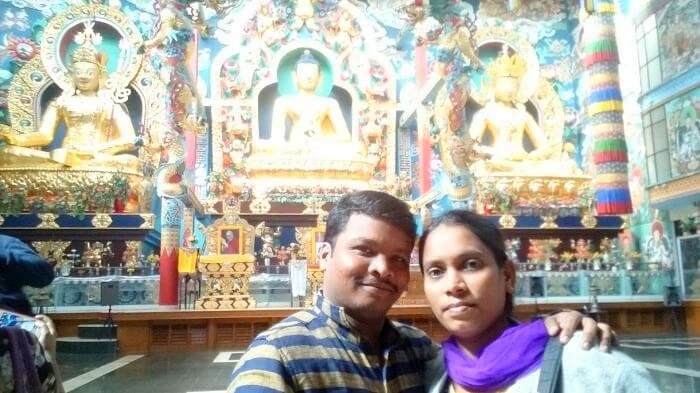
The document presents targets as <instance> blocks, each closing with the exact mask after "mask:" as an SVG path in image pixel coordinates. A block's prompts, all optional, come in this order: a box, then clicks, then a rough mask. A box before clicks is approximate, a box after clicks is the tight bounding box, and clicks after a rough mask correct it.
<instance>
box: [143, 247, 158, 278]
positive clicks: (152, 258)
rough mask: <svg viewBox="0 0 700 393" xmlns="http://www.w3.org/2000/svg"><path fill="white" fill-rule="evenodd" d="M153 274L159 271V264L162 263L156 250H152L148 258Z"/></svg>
mask: <svg viewBox="0 0 700 393" xmlns="http://www.w3.org/2000/svg"><path fill="white" fill-rule="evenodd" d="M146 262H147V263H148V266H149V269H150V271H151V274H155V272H157V271H158V265H159V264H160V256H159V255H158V254H156V250H153V251H151V255H149V256H148V258H146Z"/></svg>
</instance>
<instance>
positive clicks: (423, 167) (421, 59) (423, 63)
mask: <svg viewBox="0 0 700 393" xmlns="http://www.w3.org/2000/svg"><path fill="white" fill-rule="evenodd" d="M415 4H416V5H417V6H422V5H423V0H415ZM427 53H428V52H427V46H426V44H425V43H423V42H421V43H416V48H415V60H414V61H415V71H416V87H417V88H418V91H419V92H420V91H422V89H423V87H424V86H425V83H426V82H427V77H428V55H427ZM425 112H426V111H425V110H423V109H422V108H419V110H418V113H417V123H418V146H419V149H420V150H419V151H420V155H419V157H420V161H419V162H420V165H419V168H420V182H419V186H420V193H421V195H423V194H425V193H426V192H428V191H430V187H431V183H432V181H431V178H432V175H431V173H430V160H431V158H432V154H433V153H432V147H431V146H430V127H429V123H428V116H427V114H426V113H425Z"/></svg>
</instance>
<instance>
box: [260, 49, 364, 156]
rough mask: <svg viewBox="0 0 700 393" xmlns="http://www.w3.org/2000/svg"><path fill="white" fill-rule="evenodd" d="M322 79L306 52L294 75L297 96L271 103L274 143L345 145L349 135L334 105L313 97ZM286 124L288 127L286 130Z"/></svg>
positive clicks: (318, 97) (328, 98) (332, 100)
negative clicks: (310, 142)
mask: <svg viewBox="0 0 700 393" xmlns="http://www.w3.org/2000/svg"><path fill="white" fill-rule="evenodd" d="M321 79H322V75H321V66H320V62H319V61H318V59H316V57H314V55H313V54H312V53H311V51H309V50H308V49H307V50H305V51H304V53H303V54H302V55H301V56H300V57H299V60H298V61H297V63H296V68H295V72H294V81H295V83H296V87H297V93H296V94H293V95H286V96H281V97H279V98H277V100H275V103H274V106H273V110H272V139H273V140H274V141H278V142H292V143H304V142H309V141H319V142H349V141H350V140H351V136H350V131H348V126H347V123H346V122H345V118H344V117H343V112H342V111H341V109H340V105H339V104H338V101H336V100H335V99H333V98H330V97H322V96H319V95H317V94H316V88H317V87H318V85H319V84H320V82H321ZM288 124H289V126H288Z"/></svg>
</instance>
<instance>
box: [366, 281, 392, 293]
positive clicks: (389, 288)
mask: <svg viewBox="0 0 700 393" xmlns="http://www.w3.org/2000/svg"><path fill="white" fill-rule="evenodd" d="M360 284H362V285H367V286H371V287H376V288H379V289H384V290H386V291H390V292H398V291H399V289H398V288H397V287H396V285H394V284H392V283H390V282H389V281H385V280H378V279H375V278H368V279H364V280H362V281H361V282H360Z"/></svg>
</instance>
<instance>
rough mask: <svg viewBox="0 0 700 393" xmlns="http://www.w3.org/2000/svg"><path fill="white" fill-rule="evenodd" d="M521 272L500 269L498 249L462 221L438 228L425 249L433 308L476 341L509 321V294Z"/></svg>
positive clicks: (453, 330) (444, 323) (425, 279)
mask: <svg viewBox="0 0 700 393" xmlns="http://www.w3.org/2000/svg"><path fill="white" fill-rule="evenodd" d="M514 283H515V270H514V268H513V265H512V263H510V262H507V263H506V265H505V266H503V267H502V268H499V267H498V265H497V264H496V260H495V258H494V255H493V253H492V252H491V250H489V248H488V247H487V246H486V245H485V244H484V243H482V242H481V240H479V238H478V237H477V236H476V235H474V234H473V233H472V232H471V231H470V230H468V229H466V228H464V227H463V226H461V225H450V224H443V225H440V226H438V227H437V228H435V230H433V231H432V232H431V233H430V234H429V235H428V238H427V239H426V241H425V247H424V249H423V289H424V290H425V296H426V298H427V299H428V303H430V308H431V309H432V310H433V314H435V316H436V317H437V319H438V321H439V322H440V324H442V326H444V327H445V329H447V331H448V332H449V333H450V334H451V335H454V336H457V337H458V338H462V339H476V338H477V337H479V336H480V335H482V334H484V333H488V330H489V328H490V327H491V326H493V325H494V324H495V323H496V322H499V321H501V320H503V316H504V310H505V305H506V294H507V293H512V292H513V288H514Z"/></svg>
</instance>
